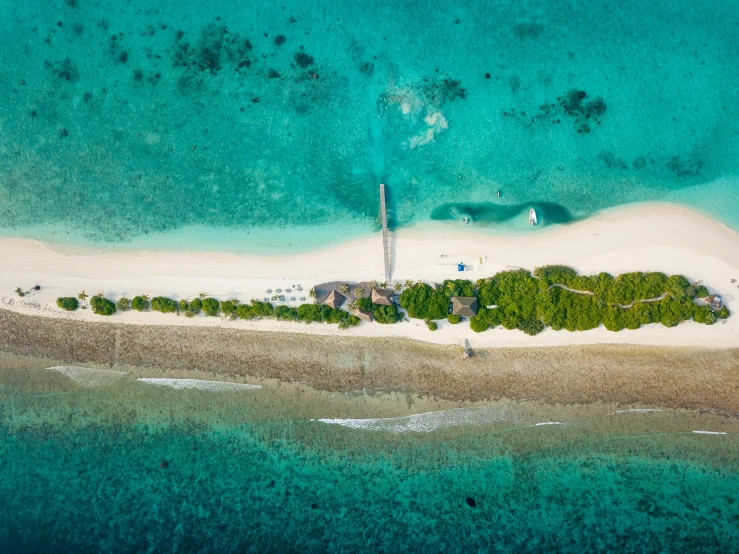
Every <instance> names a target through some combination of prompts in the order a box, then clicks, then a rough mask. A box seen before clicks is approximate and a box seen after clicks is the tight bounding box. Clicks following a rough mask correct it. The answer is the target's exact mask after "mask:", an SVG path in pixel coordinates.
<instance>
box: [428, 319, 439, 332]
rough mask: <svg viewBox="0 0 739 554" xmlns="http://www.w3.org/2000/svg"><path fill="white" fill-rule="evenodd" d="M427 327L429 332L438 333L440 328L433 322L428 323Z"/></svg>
mask: <svg viewBox="0 0 739 554" xmlns="http://www.w3.org/2000/svg"><path fill="white" fill-rule="evenodd" d="M426 326H427V327H428V328H429V331H436V330H437V329H438V328H439V326H438V325H436V322H435V321H431V320H427V321H426Z"/></svg>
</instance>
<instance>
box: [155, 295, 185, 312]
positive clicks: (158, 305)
mask: <svg viewBox="0 0 739 554" xmlns="http://www.w3.org/2000/svg"><path fill="white" fill-rule="evenodd" d="M179 307H180V305H179V304H178V303H177V302H175V301H174V300H172V299H171V298H167V297H165V296H155V297H154V298H152V299H151V309H152V310H154V311H155V312H162V313H163V314H173V313H175V312H176V311H177V309H178V308H179Z"/></svg>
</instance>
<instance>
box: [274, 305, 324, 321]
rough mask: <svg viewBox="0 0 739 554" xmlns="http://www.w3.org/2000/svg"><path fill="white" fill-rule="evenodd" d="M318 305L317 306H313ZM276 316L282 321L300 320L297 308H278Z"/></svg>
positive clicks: (275, 312)
mask: <svg viewBox="0 0 739 554" xmlns="http://www.w3.org/2000/svg"><path fill="white" fill-rule="evenodd" d="M308 305H311V304H303V306H308ZM312 305H314V306H315V305H316V304H312ZM274 316H275V318H277V319H278V320H280V321H297V320H298V310H296V309H295V308H290V307H288V306H277V307H276V308H275V311H274Z"/></svg>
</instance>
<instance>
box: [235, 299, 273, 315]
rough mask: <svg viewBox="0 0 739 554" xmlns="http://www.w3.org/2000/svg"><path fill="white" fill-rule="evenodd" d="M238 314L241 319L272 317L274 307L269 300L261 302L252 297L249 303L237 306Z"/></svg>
mask: <svg viewBox="0 0 739 554" xmlns="http://www.w3.org/2000/svg"><path fill="white" fill-rule="evenodd" d="M236 315H237V316H238V317H239V318H241V319H261V318H263V317H272V316H273V315H274V307H273V306H272V304H270V303H269V302H260V301H259V300H254V299H252V301H251V303H249V304H239V305H238V306H237V307H236Z"/></svg>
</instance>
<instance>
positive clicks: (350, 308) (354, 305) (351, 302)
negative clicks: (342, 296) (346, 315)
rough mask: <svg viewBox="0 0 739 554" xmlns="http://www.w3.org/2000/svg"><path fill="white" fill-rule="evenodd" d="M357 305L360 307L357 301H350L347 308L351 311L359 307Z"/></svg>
mask: <svg viewBox="0 0 739 554" xmlns="http://www.w3.org/2000/svg"><path fill="white" fill-rule="evenodd" d="M357 307H358V306H357V303H356V302H355V301H354V300H352V301H350V302H349V303H348V304H347V305H346V309H347V310H349V311H350V312H353V311H354V310H356V309H357Z"/></svg>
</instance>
